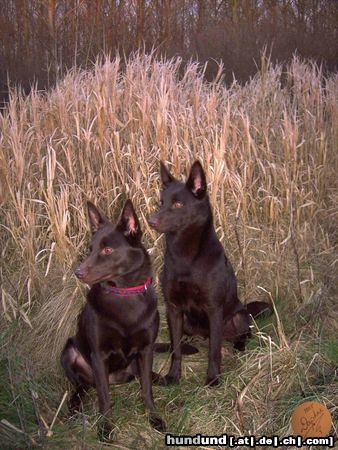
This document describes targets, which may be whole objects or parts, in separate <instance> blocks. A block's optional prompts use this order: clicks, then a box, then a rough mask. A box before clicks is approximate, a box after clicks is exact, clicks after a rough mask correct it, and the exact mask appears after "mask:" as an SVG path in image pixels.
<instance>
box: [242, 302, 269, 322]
mask: <svg viewBox="0 0 338 450" xmlns="http://www.w3.org/2000/svg"><path fill="white" fill-rule="evenodd" d="M246 309H247V311H248V313H249V314H251V315H252V317H253V318H254V319H255V318H256V317H258V316H261V315H264V316H265V315H270V314H271V313H272V308H271V306H270V305H269V303H266V302H251V303H247V305H246Z"/></svg>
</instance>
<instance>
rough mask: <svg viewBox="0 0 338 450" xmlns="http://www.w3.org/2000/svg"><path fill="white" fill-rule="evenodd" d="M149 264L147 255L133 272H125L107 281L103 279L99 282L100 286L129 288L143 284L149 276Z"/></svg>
mask: <svg viewBox="0 0 338 450" xmlns="http://www.w3.org/2000/svg"><path fill="white" fill-rule="evenodd" d="M151 276H152V273H151V265H150V260H149V257H148V255H147V257H146V258H145V260H144V262H143V264H142V266H141V267H138V268H137V269H136V270H134V271H133V272H127V273H124V274H122V275H118V276H116V277H114V279H112V280H109V281H103V282H102V283H100V285H101V286H102V287H107V286H116V287H120V288H129V287H133V286H138V285H140V284H143V283H144V282H145V281H146V279H147V278H148V277H151Z"/></svg>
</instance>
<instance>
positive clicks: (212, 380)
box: [205, 376, 219, 387]
mask: <svg viewBox="0 0 338 450" xmlns="http://www.w3.org/2000/svg"><path fill="white" fill-rule="evenodd" d="M218 385H219V378H218V376H215V377H214V376H213V377H207V379H206V380H205V386H208V387H215V386H218Z"/></svg>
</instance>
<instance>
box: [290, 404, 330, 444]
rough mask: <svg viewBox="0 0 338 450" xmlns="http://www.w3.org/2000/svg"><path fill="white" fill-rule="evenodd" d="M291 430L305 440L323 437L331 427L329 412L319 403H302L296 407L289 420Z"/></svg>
mask: <svg viewBox="0 0 338 450" xmlns="http://www.w3.org/2000/svg"><path fill="white" fill-rule="evenodd" d="M291 426H292V430H293V432H294V433H295V434H297V435H299V436H302V437H303V438H304V439H305V438H308V437H310V438H314V437H325V436H327V435H328V434H329V432H330V430H331V427H332V418H331V414H330V411H329V410H328V409H327V407H326V406H325V405H323V404H322V403H319V402H304V403H301V404H300V405H298V406H297V407H296V408H295V409H294V411H293V413H292V418H291Z"/></svg>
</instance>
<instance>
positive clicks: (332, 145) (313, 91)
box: [0, 54, 338, 363]
mask: <svg viewBox="0 0 338 450" xmlns="http://www.w3.org/2000/svg"><path fill="white" fill-rule="evenodd" d="M180 63H181V62H180V60H179V59H173V60H170V61H162V60H158V59H155V58H154V57H153V55H148V56H147V55H140V54H136V55H134V56H133V57H131V58H130V59H129V60H127V61H123V60H121V59H119V58H116V59H114V60H112V61H110V60H108V59H106V60H105V61H97V63H96V64H95V67H94V68H93V70H92V71H87V72H85V71H80V70H72V71H71V72H69V73H68V75H67V76H66V77H65V78H64V79H63V80H61V81H60V82H59V83H58V84H57V85H56V87H55V89H53V90H52V91H50V92H46V93H40V92H37V91H36V90H33V91H32V92H31V94H30V95H29V96H28V97H23V96H22V94H21V93H20V92H19V91H13V92H12V93H11V98H10V103H9V105H8V109H7V111H5V112H4V113H3V115H1V116H0V127H1V136H0V176H1V189H0V195H1V227H0V245H1V284H2V291H1V299H2V309H3V312H4V317H5V319H6V320H7V321H9V322H10V321H13V320H14V319H18V320H20V321H22V327H21V328H22V330H23V331H22V335H23V337H24V340H25V341H27V342H28V343H29V345H30V346H31V349H32V357H35V358H36V359H37V360H40V361H45V363H51V362H52V363H54V362H55V352H59V351H60V348H61V346H62V345H63V343H64V341H65V339H66V337H67V336H68V335H69V333H70V332H71V331H72V329H73V327H74V323H75V318H76V315H77V313H78V311H79V309H80V308H81V305H82V303H83V294H81V292H83V290H82V289H83V288H82V286H80V285H78V283H77V281H76V279H75V277H74V276H73V275H72V267H73V265H74V263H75V261H77V260H78V259H80V258H81V256H82V255H83V254H84V252H86V249H87V242H88V236H89V234H88V226H87V220H86V215H85V208H84V203H85V201H86V199H91V200H92V201H94V202H95V203H96V204H97V205H98V206H99V207H101V208H102V209H103V210H104V211H106V212H107V213H108V215H109V216H110V217H112V218H113V219H114V218H116V217H117V215H118V214H119V210H120V207H121V204H122V202H123V201H124V200H125V199H126V198H127V197H129V198H131V199H132V201H133V202H134V204H135V207H136V210H137V212H138V214H139V216H140V218H141V223H142V228H143V230H144V235H145V243H146V246H147V248H148V249H149V250H150V252H151V255H152V258H153V261H154V269H155V273H157V274H158V272H159V270H160V267H161V262H162V242H163V241H162V239H159V236H158V235H157V234H156V233H155V232H154V231H153V230H151V229H150V228H149V226H148V225H147V222H146V218H147V217H148V216H149V214H150V213H151V212H152V211H153V210H154V208H155V207H156V202H157V200H158V195H159V189H160V181H159V173H158V172H159V160H160V159H162V160H164V161H166V162H167V164H168V165H169V167H170V168H171V170H172V172H173V174H174V175H175V176H177V177H182V176H185V175H186V174H187V171H188V170H189V166H190V164H191V163H192V162H193V161H194V160H195V159H196V158H198V159H199V160H200V161H201V162H202V164H203V166H204V167H205V169H206V173H207V178H208V182H209V192H210V198H211V202H212V206H213V210H214V216H215V223H216V228H217V232H218V234H219V236H220V238H221V240H222V242H223V244H224V246H225V249H226V252H227V254H228V256H229V257H230V259H231V261H232V262H233V264H234V266H235V268H236V272H237V276H238V279H239V287H240V296H241V298H242V299H243V301H250V300H253V299H255V298H264V297H269V295H270V296H272V297H273V299H274V300H275V301H278V302H279V307H280V308H281V310H283V308H284V309H285V310H288V311H290V310H295V312H296V311H297V310H299V309H300V308H302V307H303V305H304V304H308V303H311V301H314V300H315V299H316V298H317V297H318V296H319V295H320V294H321V292H323V289H324V291H325V289H330V283H331V282H332V279H333V278H332V274H333V273H334V270H335V265H336V263H337V259H336V258H335V257H334V254H335V248H334V244H335V239H336V237H337V234H336V225H335V223H334V221H335V219H336V215H337V198H338V194H337V189H336V188H337V185H336V178H337V169H338V167H337V161H338V158H337V142H338V126H337V123H338V106H337V105H338V101H337V100H338V83H337V81H338V79H337V75H331V76H330V77H328V78H326V77H325V76H324V75H323V74H322V72H321V69H320V68H318V66H316V65H315V64H312V63H309V62H302V61H300V60H299V59H297V58H294V59H293V61H292V63H290V64H289V66H288V67H287V69H286V71H283V70H282V67H281V66H278V65H276V66H272V65H271V64H269V62H267V61H266V60H264V61H263V64H262V67H261V69H260V71H258V73H257V75H256V76H255V77H254V78H253V79H252V80H251V81H250V82H248V83H247V84H246V85H245V86H240V85H239V84H237V83H236V82H234V83H233V84H232V85H231V86H225V84H224V83H223V81H222V77H221V73H219V76H218V77H217V79H216V81H215V82H213V83H207V82H205V81H204V80H203V70H202V69H201V68H200V67H199V66H198V65H197V64H195V63H193V62H191V63H190V64H188V65H187V67H186V69H185V72H184V74H183V75H182V74H181V75H180V72H179V68H180ZM330 264H331V266H330ZM325 292H326V291H325ZM268 293H269V295H268ZM51 344H52V347H53V349H54V351H55V352H51V351H50V345H51ZM42 356H43V359H42Z"/></svg>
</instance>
